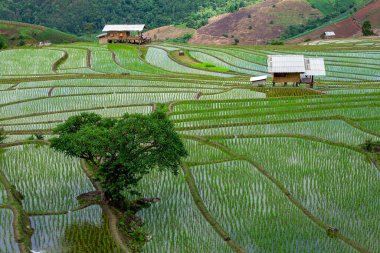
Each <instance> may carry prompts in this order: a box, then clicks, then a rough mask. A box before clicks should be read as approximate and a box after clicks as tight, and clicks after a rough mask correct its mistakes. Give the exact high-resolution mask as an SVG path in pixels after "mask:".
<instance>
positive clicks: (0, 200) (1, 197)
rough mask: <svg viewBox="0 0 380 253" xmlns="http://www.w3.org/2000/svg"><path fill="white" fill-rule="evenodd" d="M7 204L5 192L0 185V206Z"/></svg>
mask: <svg viewBox="0 0 380 253" xmlns="http://www.w3.org/2000/svg"><path fill="white" fill-rule="evenodd" d="M5 203H7V192H6V191H5V188H4V186H3V185H2V184H0V205H1V204H5Z"/></svg>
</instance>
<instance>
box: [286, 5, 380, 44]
mask: <svg viewBox="0 0 380 253" xmlns="http://www.w3.org/2000/svg"><path fill="white" fill-rule="evenodd" d="M365 20H369V21H370V22H371V24H372V27H373V28H374V30H375V32H377V34H379V29H380V0H376V1H375V2H373V3H371V4H369V5H367V6H365V7H364V8H362V9H360V10H359V11H357V12H356V13H354V15H352V17H349V18H346V19H344V20H341V21H339V22H337V23H334V24H331V25H328V26H325V27H322V28H320V29H316V30H314V31H312V32H311V33H308V34H305V35H303V36H301V37H298V38H296V39H293V40H291V41H290V42H291V43H299V42H303V41H304V40H306V39H310V40H316V39H319V38H320V37H321V34H323V33H324V32H326V31H334V32H335V34H336V38H349V37H353V36H361V35H362V30H361V26H362V23H363V22H364V21H365ZM377 30H378V31H377Z"/></svg>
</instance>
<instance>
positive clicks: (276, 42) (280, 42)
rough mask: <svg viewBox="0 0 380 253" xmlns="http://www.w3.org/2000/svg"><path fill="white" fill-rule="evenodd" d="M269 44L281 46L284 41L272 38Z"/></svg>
mask: <svg viewBox="0 0 380 253" xmlns="http://www.w3.org/2000/svg"><path fill="white" fill-rule="evenodd" d="M270 44H271V45H273V46H281V45H284V42H283V41H282V40H272V41H271V42H270Z"/></svg>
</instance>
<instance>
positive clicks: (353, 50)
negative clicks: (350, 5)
mask: <svg viewBox="0 0 380 253" xmlns="http://www.w3.org/2000/svg"><path fill="white" fill-rule="evenodd" d="M3 24H4V26H5V24H7V23H6V22H5V23H3ZM0 28H1V26H0ZM12 29H13V28H12ZM113 29H114V30H116V29H118V28H114V27H113ZM130 29H131V30H133V29H135V28H130ZM136 29H137V30H133V31H132V32H134V33H133V35H132V33H130V31H127V32H126V34H123V35H121V32H120V31H117V33H116V35H115V37H114V36H113V35H112V39H111V37H108V36H111V35H110V33H109V31H108V30H107V31H108V34H107V33H105V34H103V35H99V37H98V38H97V39H96V40H98V39H99V42H101V43H98V42H97V41H94V42H89V41H79V42H74V43H64V41H62V42H61V43H59V42H57V43H53V44H48V45H47V44H44V45H43V46H40V47H35V46H31V45H21V46H14V47H9V48H7V49H3V50H1V51H0V129H1V130H0V133H1V135H0V140H1V144H0V252H1V253H14V252H16V253H18V252H20V253H26V252H149V253H150V252H157V253H161V252H175V253H177V252H178V253H182V252H185V253H186V252H212V253H214V252H215V253H219V252H238V253H242V252H334V253H335V252H337V253H338V252H340V253H347V252H372V253H376V252H380V38H378V37H354V38H342V39H340V38H332V39H328V40H323V39H320V40H313V41H305V42H302V43H299V44H287V43H286V44H285V45H239V44H238V43H235V44H236V45H194V44H189V43H180V42H176V41H175V40H166V41H153V42H150V40H151V38H146V37H144V34H143V33H142V32H140V31H139V30H138V29H140V28H136ZM143 29H144V28H143V27H141V31H142V30H143ZM126 30H128V29H126ZM119 33H120V35H119ZM124 36H125V37H124ZM116 38H117V39H116ZM121 38H124V39H121ZM124 40H125V41H124ZM65 42H68V41H65ZM110 42H113V43H110ZM124 42H128V43H124ZM149 42H150V43H149ZM133 43H134V44H133ZM278 56H284V57H286V58H284V59H285V60H284V59H282V60H279V61H286V62H285V64H284V65H283V67H284V68H285V67H286V68H292V67H294V68H295V66H292V65H291V64H292V62H296V61H297V60H296V58H297V57H301V58H298V59H300V60H301V62H302V64H303V63H305V64H306V65H302V66H298V65H297V68H301V69H302V68H303V69H304V70H299V71H298V70H297V71H290V70H287V71H279V70H278V69H280V67H278V68H277V69H276V67H275V66H274V65H275V64H276V60H274V59H280V58H281V57H278ZM269 59H273V62H272V60H269ZM287 59H290V60H287ZM308 59H309V60H308ZM313 59H314V61H315V59H322V60H321V62H320V64H322V65H323V69H319V72H318V73H320V74H315V73H317V72H313V73H314V74H310V75H312V77H310V76H308V75H306V77H305V74H307V70H308V68H309V70H310V66H309V67H308V64H312V63H313ZM272 64H273V65H272ZM322 65H321V66H322ZM289 66H290V67H289ZM271 69H272V70H271ZM305 69H306V70H305ZM311 69H312V67H311ZM285 72H286V73H285ZM288 72H291V75H289V73H288ZM294 73H296V74H294ZM310 73H311V72H310ZM300 74H301V76H303V78H306V79H307V80H308V81H307V82H310V83H305V82H303V81H301V79H300V81H299V82H298V81H293V79H292V78H294V77H296V79H298V78H300ZM252 77H259V78H253V79H250V78H252ZM261 77H262V78H261ZM288 77H291V78H290V79H289V81H287V79H286V78H288ZM250 80H251V81H252V82H251V81H250ZM256 81H259V82H261V83H256ZM125 114H128V115H125ZM81 115H82V116H81ZM150 115H151V116H150ZM78 117H79V118H78ZM80 117H84V118H82V119H81V118H80ZM86 117H88V118H86ZM91 117H92V118H91ZM90 118H91V119H93V118H96V120H95V121H94V122H96V123H94V124H93V125H94V126H93V127H94V131H95V130H96V131H98V130H99V131H100V132H96V133H99V134H97V135H96V136H95V135H93V138H92V137H91V136H92V135H90V134H92V132H91V133H89V135H88V136H90V137H89V138H87V135H86V138H82V137H81V136H80V135H75V138H74V139H70V140H69V139H68V138H69V134H73V132H74V130H73V129H69V130H67V131H68V132H70V131H72V132H70V133H66V134H64V133H63V132H64V131H65V127H66V128H67V126H69V125H68V124H69V123H70V120H71V121H74V119H77V120H78V119H79V121H80V120H82V121H83V120H84V119H85V120H90ZM68 119H69V120H68ZM157 119H159V121H158V122H156V120H157ZM160 119H161V121H160ZM91 122H92V121H91ZM128 122H133V124H132V125H128ZM161 123H162V124H161ZM78 124H79V123H78ZM80 124H85V123H83V122H81V123H80ZM123 124H125V126H127V127H128V128H123V127H124V125H123ZM90 125H91V124H89V125H88V126H87V128H86V129H89V128H90V127H92V126H90ZM95 125H97V126H101V127H100V128H95ZM109 125H112V127H111V128H110V129H111V130H112V131H114V133H116V132H117V131H119V130H120V131H121V132H123V129H127V130H130V131H129V132H133V131H136V132H138V131H140V129H145V127H147V128H149V127H150V126H152V128H151V129H150V128H149V129H150V130H149V131H148V132H149V133H147V135H150V134H151V131H152V132H155V131H157V134H161V127H166V126H168V125H169V126H168V129H169V130H171V128H170V127H173V135H170V136H173V140H176V139H175V138H176V137H177V136H178V137H179V140H180V141H181V142H182V143H183V147H184V149H185V150H186V152H184V151H183V152H180V151H179V150H180V147H181V145H179V146H174V145H175V144H172V143H171V142H170V141H172V140H168V139H166V138H163V137H162V136H160V137H162V138H157V140H158V141H161V142H162V145H167V147H168V148H163V150H162V152H166V154H165V155H166V156H165V157H164V158H162V159H160V160H159V162H158V164H166V163H167V164H168V166H169V165H170V166H175V165H177V164H176V163H173V164H172V163H171V161H168V160H167V159H170V158H171V154H173V153H175V152H179V153H181V154H180V155H178V157H180V158H181V159H180V163H179V165H180V166H178V170H177V171H174V172H175V173H173V172H172V171H170V170H166V169H165V170H164V169H161V168H160V166H159V165H157V166H156V165H154V166H151V168H149V170H150V172H149V173H145V172H146V171H143V172H141V173H142V174H141V175H140V174H138V175H137V176H136V178H132V179H131V180H135V181H132V185H133V187H131V189H129V188H127V189H126V190H125V191H124V190H123V191H122V189H124V188H118V187H116V189H115V187H113V186H112V187H113V188H112V187H111V185H107V184H104V182H108V181H105V180H107V177H108V176H109V175H108V174H106V173H107V171H104V169H103V170H102V168H103V167H104V166H105V165H104V166H103V165H102V164H105V163H103V160H102V159H100V157H99V156H100V155H94V156H92V157H90V158H88V159H86V158H84V157H82V156H79V155H78V156H75V155H73V154H75V153H76V152H78V150H79V149H81V148H82V147H84V146H86V145H89V143H91V141H93V140H94V142H95V140H96V141H97V140H98V139H97V138H98V137H99V135H102V134H100V133H106V130H107V129H108V128H107V127H109ZM73 126H74V125H73ZM122 126H123V127H122ZM86 129H84V128H83V129H81V131H82V130H83V133H87V132H85V131H86ZM127 130H124V131H127ZM169 130H168V131H169ZM102 131H104V132H102ZM117 133H119V132H117ZM144 133H146V132H144ZM168 133H169V132H168ZM170 133H171V132H170ZM165 136H166V135H165ZM66 137H67V139H65V138H66ZM100 137H101V136H100ZM143 137H144V138H145V136H143ZM141 138H142V137H141ZM99 140H103V139H101V138H100V139H99ZM112 140H113V141H112V142H110V145H111V146H112V144H113V143H115V145H116V143H119V142H121V141H122V140H118V139H117V138H114V139H112ZM107 141H108V139H106V138H104V142H102V141H99V142H96V143H95V144H96V147H97V148H105V149H107V150H108V148H109V146H107V143H108V142H107ZM128 141H130V142H132V140H129V139H128ZM69 142H70V143H76V144H77V146H75V147H69V148H72V149H71V153H70V152H62V151H61V150H64V148H62V145H69ZM169 142H170V143H169ZM122 143H123V142H122ZM128 143H129V142H126V143H124V144H123V145H125V146H128ZM95 144H94V145H95ZM138 144H141V145H138V146H139V148H141V149H143V150H144V149H149V148H150V146H149V144H151V142H142V141H141V143H138ZM104 146H106V147H104ZM159 147H161V145H159ZM159 147H158V148H157V149H159ZM165 147H166V146H165ZM94 149H95V148H94ZM155 150H156V149H153V151H149V153H148V154H149V155H150V154H151V153H150V152H155ZM86 152H88V153H91V152H93V151H92V149H90V150H87V151H86ZM107 152H109V153H112V151H107ZM144 152H145V150H144ZM185 153H186V154H185ZM144 154H145V153H144ZM135 155H136V156H137V155H138V154H135ZM118 156H121V153H120V154H119V153H118ZM109 157H110V155H108V156H105V159H109ZM158 157H160V156H158ZM160 158H161V157H160ZM112 159H118V158H115V157H113V158H112ZM112 159H111V160H110V161H112ZM126 159H127V158H126ZM128 159H129V158H128ZM128 161H129V160H128ZM155 162H156V161H155ZM97 163H99V164H101V165H99V164H97ZM154 164H156V163H154ZM97 165H99V168H98V167H97ZM102 166H103V167H102ZM136 166H140V164H137V165H136ZM170 166H169V167H170ZM97 169H98V170H97ZM140 176H141V177H140ZM109 182H112V180H109ZM134 183H136V184H134ZM123 187H124V186H123ZM107 191H110V192H111V193H112V192H113V191H119V193H118V194H121V196H122V197H123V198H126V199H128V208H127V209H125V206H124V204H120V203H119V205H118V204H116V205H115V204H114V202H115V201H116V199H115V198H114V197H112V198H108V197H107V196H108V195H107ZM121 191H122V192H121ZM133 191H137V192H139V193H140V194H137V195H136V194H133ZM104 192H105V193H104ZM104 194H105V195H104ZM112 196H113V195H112ZM116 202H118V201H116ZM119 207H123V208H124V209H123V208H121V209H120V208H119ZM125 210H127V211H125ZM124 211H125V212H124Z"/></svg>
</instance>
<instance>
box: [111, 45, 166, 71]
mask: <svg viewBox="0 0 380 253" xmlns="http://www.w3.org/2000/svg"><path fill="white" fill-rule="evenodd" d="M108 48H109V49H110V50H111V51H112V52H114V53H115V57H116V61H117V62H118V63H119V64H120V65H121V66H123V67H124V68H125V69H128V70H132V71H134V72H136V73H138V74H167V73H168V72H166V71H164V70H163V69H161V68H157V67H154V66H152V65H150V64H148V63H146V62H145V61H144V60H143V59H142V58H141V57H140V52H139V49H138V48H137V47H134V46H129V45H109V47H108Z"/></svg>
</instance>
